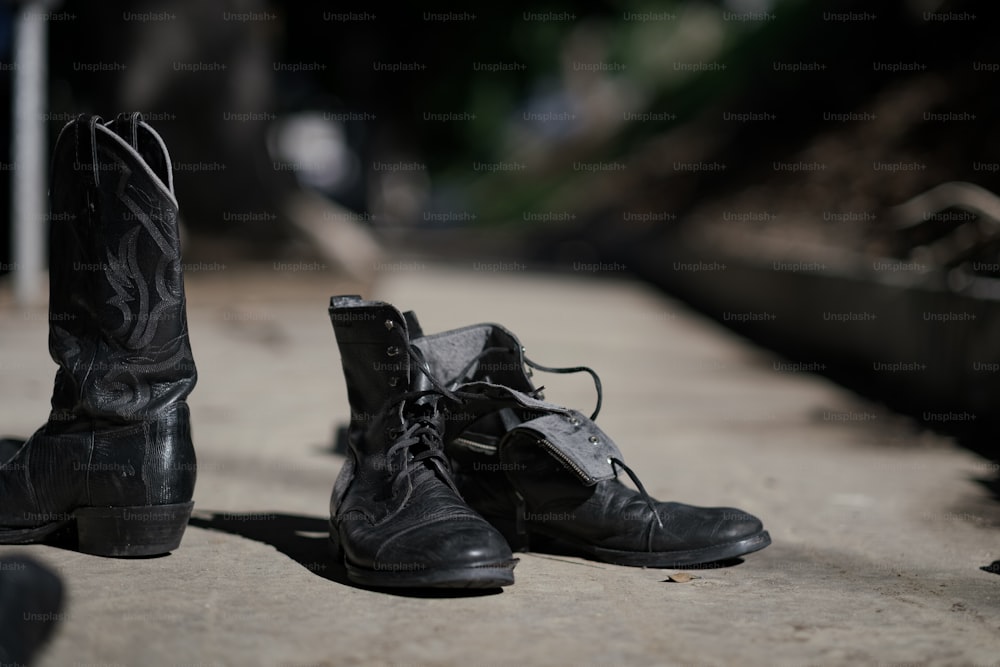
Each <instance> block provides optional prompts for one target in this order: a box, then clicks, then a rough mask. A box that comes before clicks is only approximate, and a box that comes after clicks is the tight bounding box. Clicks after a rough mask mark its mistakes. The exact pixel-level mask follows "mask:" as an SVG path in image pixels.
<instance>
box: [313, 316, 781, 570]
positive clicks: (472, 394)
mask: <svg viewBox="0 0 1000 667" xmlns="http://www.w3.org/2000/svg"><path fill="white" fill-rule="evenodd" d="M330 314H331V319H332V320H333V325H334V329H335V331H336V334H337V340H338V344H339V345H340V352H341V357H342V360H343V365H344V374H345V379H346V381H347V388H348V397H349V400H350V404H351V411H352V413H351V414H352V417H351V424H350V427H349V429H348V431H347V434H348V436H347V447H346V449H347V455H348V460H347V462H346V463H345V466H344V469H343V470H342V472H341V474H340V477H339V478H338V480H337V483H336V485H335V486H334V492H333V499H332V502H331V516H332V518H331V525H332V531H331V536H332V538H333V539H334V540H335V542H337V544H338V547H339V548H340V549H341V550H342V551H343V553H344V558H345V562H346V564H347V568H348V573H349V575H350V576H351V578H352V579H353V580H354V581H356V582H358V583H363V584H370V585H376V586H393V585H400V586H403V585H405V586H427V585H430V586H438V585H441V586H497V585H507V584H509V583H513V575H512V569H513V565H514V562H515V561H514V560H513V559H512V556H511V553H510V551H509V550H508V546H509V547H513V548H516V549H523V548H527V547H528V546H529V543H530V545H531V546H532V548H535V549H538V550H558V551H561V552H566V551H570V552H571V553H577V554H580V555H584V556H588V557H591V558H595V559H598V560H602V561H606V562H611V563H618V564H622V565H633V566H646V567H685V566H692V565H699V564H705V563H711V562H715V561H721V560H727V559H733V558H736V557H738V556H742V555H745V554H747V553H751V552H753V551H757V550H759V549H762V548H764V547H766V546H767V545H768V544H770V537H769V536H768V533H767V532H766V531H765V530H764V529H763V526H762V525H761V522H760V521H759V520H758V519H757V518H756V517H753V516H751V515H749V514H747V513H745V512H743V511H741V510H737V509H733V508H727V507H721V508H701V507H694V506H691V505H685V504H681V503H676V502H659V501H656V500H654V499H653V498H651V497H650V496H649V494H648V493H646V491H645V489H644V487H643V485H642V483H641V481H640V480H639V478H638V477H637V476H636V475H635V473H634V472H633V471H632V470H631V469H630V468H629V467H628V466H626V465H625V463H624V461H623V457H622V454H621V452H620V451H619V449H618V447H617V446H616V445H615V443H614V441H613V440H611V438H609V437H608V436H607V435H606V434H605V433H603V432H602V431H601V430H600V428H598V427H597V425H596V424H595V423H594V421H593V418H595V417H596V416H597V410H595V412H594V414H593V415H591V417H586V416H584V415H583V414H581V413H579V412H577V411H575V410H571V409H568V408H564V407H560V406H557V405H553V404H551V403H547V402H545V401H544V400H543V397H542V395H541V390H540V389H538V388H536V387H535V386H534V385H533V383H532V381H531V379H530V375H529V373H530V371H529V370H528V369H529V368H535V369H538V370H546V371H553V372H576V371H586V372H588V373H590V374H591V375H592V377H593V378H594V382H595V385H596V387H597V391H598V410H599V408H600V397H601V387H600V380H599V378H598V377H597V375H596V373H594V372H593V371H592V370H591V369H589V368H585V367H579V368H570V369H551V368H546V367H544V366H540V365H538V364H534V363H532V362H530V361H529V360H527V359H526V358H525V357H524V354H523V348H522V347H521V345H520V343H519V342H518V340H517V338H516V337H515V336H514V335H513V334H511V333H510V332H509V331H507V330H506V329H504V328H503V327H501V326H499V325H495V324H481V325H475V326H470V327H465V328H462V329H456V330H454V331H447V332H443V333H439V334H436V335H431V336H425V335H423V333H422V331H421V329H420V325H419V323H418V321H417V318H416V316H415V315H414V314H413V313H412V312H408V313H406V314H405V315H404V314H401V313H400V312H399V311H398V310H396V309H395V308H394V307H392V306H390V305H388V304H385V303H381V302H370V301H363V300H361V299H360V297H334V298H333V300H332V302H331V309H330ZM620 471H624V472H625V473H626V474H627V475H628V477H629V478H630V479H631V480H632V481H633V483H634V484H635V486H636V487H637V490H633V489H631V488H629V487H627V486H626V485H624V484H623V483H621V482H620V481H619V479H618V474H619V472H620ZM484 519H485V520H484ZM501 535H502V536H503V538H504V539H506V543H505V542H503V540H502V539H500V540H498V538H499V537H500V536H501Z"/></svg>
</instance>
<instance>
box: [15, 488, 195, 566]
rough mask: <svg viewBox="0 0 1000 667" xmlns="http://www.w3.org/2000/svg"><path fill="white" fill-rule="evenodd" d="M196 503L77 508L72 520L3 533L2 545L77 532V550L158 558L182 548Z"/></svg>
mask: <svg viewBox="0 0 1000 667" xmlns="http://www.w3.org/2000/svg"><path fill="white" fill-rule="evenodd" d="M193 507H194V503H193V502H186V503H177V504H174V505H139V506H135V507H78V508H77V509H76V510H74V511H73V513H72V515H71V516H70V518H69V519H66V520H63V521H54V522H52V523H47V524H45V525H43V526H36V527H34V528H24V529H13V530H3V529H0V544H35V543H38V542H42V541H44V540H45V539H46V538H48V537H50V536H53V535H55V534H56V533H58V532H59V531H61V530H66V531H68V532H70V533H72V532H73V531H74V529H75V533H76V541H77V542H76V546H75V549H76V550H77V551H80V552H82V553H87V554H92V555H94V556H107V557H110V558H134V557H142V556H159V555H161V554H165V553H169V552H171V551H173V550H175V549H176V548H177V547H178V546H180V543H181V538H182V537H183V536H184V529H185V528H187V524H188V519H189V518H190V517H191V509H192V508H193Z"/></svg>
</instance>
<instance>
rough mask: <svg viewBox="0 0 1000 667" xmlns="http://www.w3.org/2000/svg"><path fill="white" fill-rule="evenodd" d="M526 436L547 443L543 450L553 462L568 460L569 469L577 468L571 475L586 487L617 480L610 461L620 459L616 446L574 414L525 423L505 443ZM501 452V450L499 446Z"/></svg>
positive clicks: (588, 422)
mask: <svg viewBox="0 0 1000 667" xmlns="http://www.w3.org/2000/svg"><path fill="white" fill-rule="evenodd" d="M529 434H530V435H531V436H536V437H538V438H539V439H540V440H544V441H545V442H546V443H548V446H546V449H548V450H549V452H550V453H552V454H553V455H555V457H556V458H564V459H566V460H568V461H569V462H570V463H571V464H572V466H571V469H572V468H573V467H575V468H576V469H575V470H574V471H573V472H575V473H576V475H577V476H578V477H579V478H580V480H581V481H582V482H584V483H585V484H588V485H591V484H596V483H597V482H602V481H604V480H608V479H612V478H614V477H616V474H615V469H614V467H613V466H612V464H611V459H613V458H614V459H618V460H621V459H622V458H623V457H622V453H621V452H620V451H619V450H618V446H617V445H616V444H615V443H614V441H613V440H612V439H611V438H610V437H608V435H607V434H606V433H604V431H602V430H601V429H600V428H598V426H597V424H595V423H594V422H592V421H591V420H590V419H588V418H587V417H585V416H584V415H583V414H582V413H580V412H577V411H576V410H571V411H570V412H569V413H568V414H566V415H557V414H549V415H545V416H543V417H537V418H535V419H532V420H529V421H526V422H524V423H523V424H521V425H520V426H518V427H517V428H515V429H514V430H512V431H511V432H510V433H508V434H507V436H506V438H504V439H505V440H507V439H509V438H513V437H522V436H524V435H529ZM500 449H501V451H502V450H503V444H502V443H501V445H500Z"/></svg>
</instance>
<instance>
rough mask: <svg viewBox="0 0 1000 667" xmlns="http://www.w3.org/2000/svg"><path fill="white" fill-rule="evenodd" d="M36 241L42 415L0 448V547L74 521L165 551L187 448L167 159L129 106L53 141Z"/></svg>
mask: <svg viewBox="0 0 1000 667" xmlns="http://www.w3.org/2000/svg"><path fill="white" fill-rule="evenodd" d="M51 183H52V185H51V192H50V194H51V207H52V216H51V217H52V226H51V232H50V239H49V253H50V255H49V284H50V291H49V320H50V321H49V351H50V353H51V355H52V358H53V360H54V361H55V362H56V363H57V364H58V366H59V368H58V370H57V372H56V377H55V388H54V391H53V394H52V410H51V413H50V415H49V419H48V422H47V423H46V424H45V425H44V426H42V428H40V429H39V430H38V431H37V432H36V433H35V434H34V435H33V436H32V437H31V438H30V439H29V440H28V441H27V442H21V441H16V440H4V441H2V442H0V544H23V543H29V542H39V541H42V540H43V539H45V538H47V537H49V536H50V535H52V534H53V533H55V532H57V531H58V530H59V529H60V528H64V527H66V528H69V529H75V531H74V532H75V537H76V538H77V541H78V545H77V546H78V548H79V550H81V551H84V552H87V553H92V554H97V555H101V556H147V555H155V554H162V553H166V552H168V551H171V550H172V549H175V548H176V547H177V546H178V545H179V544H180V540H181V536H182V535H183V533H184V528H185V527H186V525H187V521H188V517H189V515H190V513H191V507H192V504H193V503H192V502H191V496H192V493H193V491H194V482H195V455H194V448H193V446H192V444H191V434H190V426H189V417H188V407H187V404H186V403H185V400H184V399H185V398H186V397H187V395H188V394H189V393H190V392H191V389H192V388H193V387H194V384H195V380H196V372H195V366H194V360H193V358H192V355H191V347H190V344H189V342H188V331H187V318H186V313H185V302H184V286H183V278H182V274H181V257H180V240H179V238H178V226H177V201H176V199H175V198H174V192H173V181H172V176H171V164H170V157H169V155H168V153H167V149H166V147H165V146H164V145H163V142H162V141H161V140H160V138H159V136H158V135H157V134H156V133H155V132H154V131H153V129H152V128H151V127H149V126H148V125H147V124H146V123H144V122H142V121H141V119H140V118H139V116H138V114H134V115H132V116H123V117H119V119H118V120H116V121H113V122H112V123H109V124H108V126H105V125H102V124H101V123H100V119H99V118H97V117H86V116H81V117H79V118H77V119H76V120H74V121H72V122H70V123H69V124H68V125H66V127H64V128H63V130H62V132H60V134H59V138H58V139H57V141H56V145H55V149H54V156H53V161H52V181H51Z"/></svg>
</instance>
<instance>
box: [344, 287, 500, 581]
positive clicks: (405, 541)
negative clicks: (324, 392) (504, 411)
mask: <svg viewBox="0 0 1000 667" xmlns="http://www.w3.org/2000/svg"><path fill="white" fill-rule="evenodd" d="M330 319H331V321H332V322H333V328H334V331H335V333H336V336H337V344H338V346H339V348H340V356H341V360H342V363H343V367H344V378H345V380H346V382H347V395H348V399H349V401H350V405H351V423H350V427H349V429H348V438H347V439H348V451H347V461H346V462H345V463H344V467H343V469H342V470H341V472H340V475H339V476H338V477H337V481H336V483H335V484H334V487H333V495H332V498H331V501H330V515H331V519H330V526H331V530H330V538H331V540H333V541H334V544H335V545H336V547H337V549H338V550H339V551H342V552H343V557H344V562H345V563H346V566H347V572H348V576H349V577H350V578H351V580H352V581H354V582H355V583H358V584H362V585H369V586H403V587H472V588H495V587H498V586H507V585H509V584H512V583H514V573H513V569H514V565H515V563H516V562H517V561H516V560H515V559H514V558H513V555H512V554H511V551H510V548H509V547H508V546H507V543H506V542H505V541H504V538H503V536H502V535H500V533H498V532H497V531H496V530H495V529H494V528H493V527H492V526H490V524H489V523H487V522H486V521H484V520H483V518H482V517H480V516H479V515H478V514H476V513H475V512H473V511H472V510H471V509H470V508H469V506H468V505H467V504H466V503H465V502H464V501H463V500H462V498H461V496H460V495H459V493H458V491H457V489H456V488H455V484H454V482H453V481H452V477H451V471H450V469H449V467H448V460H447V457H446V456H445V453H444V448H443V445H442V441H441V427H442V419H443V418H442V412H441V406H440V405H439V404H440V403H441V402H442V401H447V400H449V397H448V393H447V392H445V391H443V390H442V389H441V388H440V387H439V386H435V384H434V383H433V381H432V380H431V378H430V377H429V375H427V373H426V371H425V370H423V368H422V363H421V362H420V360H419V356H418V353H417V352H416V350H414V349H413V348H412V346H411V345H410V339H409V334H408V332H407V326H406V322H405V320H404V318H403V316H402V315H401V314H400V313H399V311H397V310H396V309H395V308H393V307H392V306H390V305H388V304H385V303H380V302H375V301H363V300H361V298H360V297H355V296H343V297H333V298H332V299H331V300H330Z"/></svg>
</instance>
